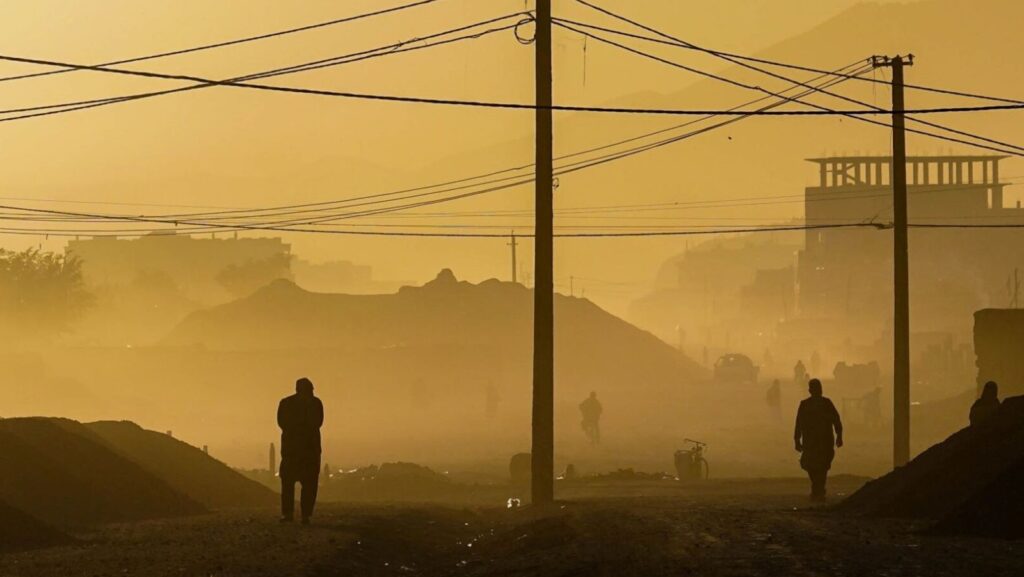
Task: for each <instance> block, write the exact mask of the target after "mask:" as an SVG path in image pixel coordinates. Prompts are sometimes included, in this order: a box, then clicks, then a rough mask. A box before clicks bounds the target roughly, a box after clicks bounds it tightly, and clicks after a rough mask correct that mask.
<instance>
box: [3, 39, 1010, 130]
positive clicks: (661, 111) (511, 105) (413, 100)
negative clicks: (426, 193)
mask: <svg viewBox="0 0 1024 577" xmlns="http://www.w3.org/2000/svg"><path fill="white" fill-rule="evenodd" d="M0 60H5V61H8V62H21V63H25V64H39V65H43V66H54V67H61V68H74V69H77V70H91V71H93V72H104V73H108V74H117V75H122V76H135V77H140V78H158V79H163V80H179V81H185V82H193V83H197V84H210V85H215V86H226V87H232V88H245V89H250V90H259V91H265V92H279V93H288V94H302V95H307V96H326V97H334V98H344V99H355V100H369V101H383V102H403V103H410V104H430V105H442V106H460V107H469V108H493V109H504V110H526V111H534V110H538V109H545V110H553V111H559V112H588V113H601V114H628V115H655V116H707V115H716V116H851V115H852V116H880V115H889V114H892V111H891V110H886V109H870V108H869V109H854V110H832V109H825V110H765V111H729V110H706V109H705V110H698V109H679V108H629V107H611V106H579V105H565V104H553V105H551V106H538V105H536V104H525V103H519V102H498V101H485V100H460V99H451V98H431V97H423V96H400V95H395V94H379V93H368V92H352V91H341V90H323V89H315V88H302V87H295V86H276V85H272V84H259V83H253V82H238V81H233V80H214V79H211V78H204V77H201V76H192V75H187V74H165V73H160V72H153V71H144V70H125V69H121V68H110V67H106V66H95V65H89V64H76V63H72V62H64V61H59V60H46V59H40V58H26V57H22V56H13V55H9V54H5V55H0ZM1020 109H1024V103H1021V104H992V105H983V106H945V107H934V108H919V109H908V110H903V111H902V112H903V113H904V114H951V113H974V112H986V111H997V110H1020ZM16 119H18V118H17V117H14V118H6V119H0V122H5V121H11V120H16Z"/></svg>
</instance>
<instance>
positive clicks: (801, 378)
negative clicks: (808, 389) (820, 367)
mask: <svg viewBox="0 0 1024 577" xmlns="http://www.w3.org/2000/svg"><path fill="white" fill-rule="evenodd" d="M793 382H794V383H796V384H797V385H802V384H804V383H806V382H807V367H806V366H804V362H803V361H802V360H798V361H797V362H796V365H795V366H794V367H793Z"/></svg>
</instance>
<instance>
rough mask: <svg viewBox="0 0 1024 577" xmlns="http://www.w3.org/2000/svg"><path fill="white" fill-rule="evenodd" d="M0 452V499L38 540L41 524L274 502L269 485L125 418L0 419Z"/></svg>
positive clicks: (75, 524) (65, 525)
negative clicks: (114, 420) (123, 420)
mask: <svg viewBox="0 0 1024 577" xmlns="http://www.w3.org/2000/svg"><path fill="white" fill-rule="evenodd" d="M0 455H2V463H3V465H2V469H0V471H2V473H0V501H2V502H3V503H6V504H7V505H8V506H10V507H12V508H14V509H17V510H18V511H19V513H16V514H17V515H19V518H20V519H29V520H28V521H24V524H23V525H24V527H25V528H26V531H28V532H29V533H30V534H34V535H38V536H39V538H36V537H32V538H31V539H29V540H30V541H38V542H39V543H41V544H42V543H46V542H47V541H48V540H49V539H48V538H45V537H46V536H47V535H48V533H47V532H46V530H45V529H42V528H40V526H45V525H52V526H55V527H58V528H61V529H76V528H82V527H88V526H94V525H98V524H103V523H112V522H125V521H140V520H147V519H159V518H169V517H181V516H186V515H195V514H200V513H205V512H207V511H208V510H210V509H218V508H231V507H240V506H246V507H249V506H252V507H255V506H265V505H269V504H272V503H273V502H274V494H273V492H271V491H270V490H269V489H266V488H264V487H262V486H260V485H259V484H258V483H255V482H253V481H251V480H249V479H246V478H245V477H243V476H242V475H241V474H239V473H237V472H235V471H233V470H231V469H230V468H229V467H227V466H226V465H224V464H223V463H220V462H219V461H216V460H215V459H213V458H211V457H209V456H208V455H206V454H205V453H204V452H203V451H200V450H198V449H196V448H194V447H190V446H189V445H187V444H185V443H182V442H180V441H177V440H174V439H172V438H171V437H169V436H167V435H162V434H160V433H154V432H152V431H146V430H143V429H142V428H140V427H138V426H137V425H134V424H131V423H111V422H103V423H91V424H83V423H79V422H77V421H72V420H68V419H58V418H44V417H31V418H14V419H0ZM14 515H15V513H12V516H11V518H14ZM5 522H6V514H5ZM3 530H6V527H4V528H3ZM58 534H59V533H58Z"/></svg>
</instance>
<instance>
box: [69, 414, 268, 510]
mask: <svg viewBox="0 0 1024 577" xmlns="http://www.w3.org/2000/svg"><path fill="white" fill-rule="evenodd" d="M85 427H86V428H87V429H88V430H89V431H90V432H92V433H94V434H96V435H97V436H98V437H100V438H101V439H103V440H104V441H105V442H106V443H107V444H108V445H109V446H110V447H112V448H113V449H114V451H115V452H117V453H118V454H120V455H121V456H123V457H125V458H127V459H129V460H131V461H133V462H135V463H136V464H138V465H140V466H141V467H142V468H143V469H145V470H147V471H149V472H150V473H152V474H153V475H155V476H157V477H159V478H160V479H161V480H163V481H164V482H166V483H167V484H168V485H170V486H171V488H172V489H174V490H176V491H178V492H180V493H182V494H184V495H186V496H188V497H189V498H191V499H193V500H195V501H196V502H198V503H200V504H202V505H203V506H204V507H207V508H209V509H227V508H237V507H261V506H267V505H273V504H274V503H276V501H277V496H276V495H275V494H274V493H273V492H272V491H270V490H269V489H267V488H266V487H264V486H263V485H261V484H259V483H257V482H255V481H252V480H250V479H248V478H246V477H244V476H243V475H241V474H240V473H238V472H236V471H235V470H234V469H231V468H230V467H228V466H227V465H225V464H224V463H221V462H220V461H218V460H217V459H214V458H213V457H210V456H209V455H207V454H205V453H204V452H203V451H201V450H199V449H197V448H196V447H193V446H192V445H189V444H188V443H184V442H182V441H179V440H177V439H175V438H173V437H171V436H169V435H166V434H164V433H158V432H156V431H147V430H146V429H143V428H142V427H140V426H138V425H136V424H135V423H131V422H128V421H99V422H95V423H86V424H85Z"/></svg>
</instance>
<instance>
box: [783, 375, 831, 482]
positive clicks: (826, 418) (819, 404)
mask: <svg viewBox="0 0 1024 577" xmlns="http://www.w3.org/2000/svg"><path fill="white" fill-rule="evenodd" d="M807 388H808V391H809V392H810V394H811V396H810V397H808V398H806V399H804V400H802V401H800V408H799V410H797V413H796V431H795V432H794V433H793V440H794V441H795V442H796V450H797V451H798V452H799V453H801V455H800V467H801V468H803V470H805V471H807V475H808V476H809V477H810V478H811V500H812V501H824V500H825V480H826V478H827V477H828V470H829V469H831V468H832V459H833V458H834V457H835V455H836V447H842V446H843V423H842V421H841V420H840V419H839V411H837V410H836V406H835V405H833V404H832V401H831V400H830V399H828V398H827V397H824V396H822V392H821V381H819V380H818V379H811V380H810V382H808V383H807ZM833 429H835V437H833V436H832V430H833Z"/></svg>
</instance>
